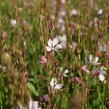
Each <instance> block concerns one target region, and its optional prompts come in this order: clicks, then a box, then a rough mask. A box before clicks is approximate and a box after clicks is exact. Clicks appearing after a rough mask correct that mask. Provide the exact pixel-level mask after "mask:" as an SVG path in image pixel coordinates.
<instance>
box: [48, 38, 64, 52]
mask: <svg viewBox="0 0 109 109" xmlns="http://www.w3.org/2000/svg"><path fill="white" fill-rule="evenodd" d="M64 46H65V45H64V44H63V43H62V42H60V41H59V38H58V37H55V38H54V39H53V40H51V39H49V40H48V46H46V50H47V51H48V52H50V51H52V50H53V51H59V50H61V49H63V48H65V47H64Z"/></svg>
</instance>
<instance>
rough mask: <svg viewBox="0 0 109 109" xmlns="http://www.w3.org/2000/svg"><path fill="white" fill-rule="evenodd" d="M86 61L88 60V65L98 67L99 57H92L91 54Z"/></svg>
mask: <svg viewBox="0 0 109 109" xmlns="http://www.w3.org/2000/svg"><path fill="white" fill-rule="evenodd" d="M88 60H89V63H90V64H93V65H99V64H100V63H99V62H98V61H99V57H97V56H96V57H93V56H92V54H90V55H89V57H88Z"/></svg>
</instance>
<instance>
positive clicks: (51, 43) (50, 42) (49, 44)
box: [48, 39, 53, 47]
mask: <svg viewBox="0 0 109 109" xmlns="http://www.w3.org/2000/svg"><path fill="white" fill-rule="evenodd" d="M48 46H49V47H52V46H53V41H52V40H51V39H49V40H48Z"/></svg>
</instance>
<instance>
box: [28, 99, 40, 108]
mask: <svg viewBox="0 0 109 109" xmlns="http://www.w3.org/2000/svg"><path fill="white" fill-rule="evenodd" d="M29 109H41V107H40V106H39V101H33V100H32V99H31V98H30V101H29Z"/></svg>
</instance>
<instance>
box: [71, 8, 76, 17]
mask: <svg viewBox="0 0 109 109" xmlns="http://www.w3.org/2000/svg"><path fill="white" fill-rule="evenodd" d="M70 15H73V16H76V15H78V11H77V10H75V9H73V10H71V11H70Z"/></svg>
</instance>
